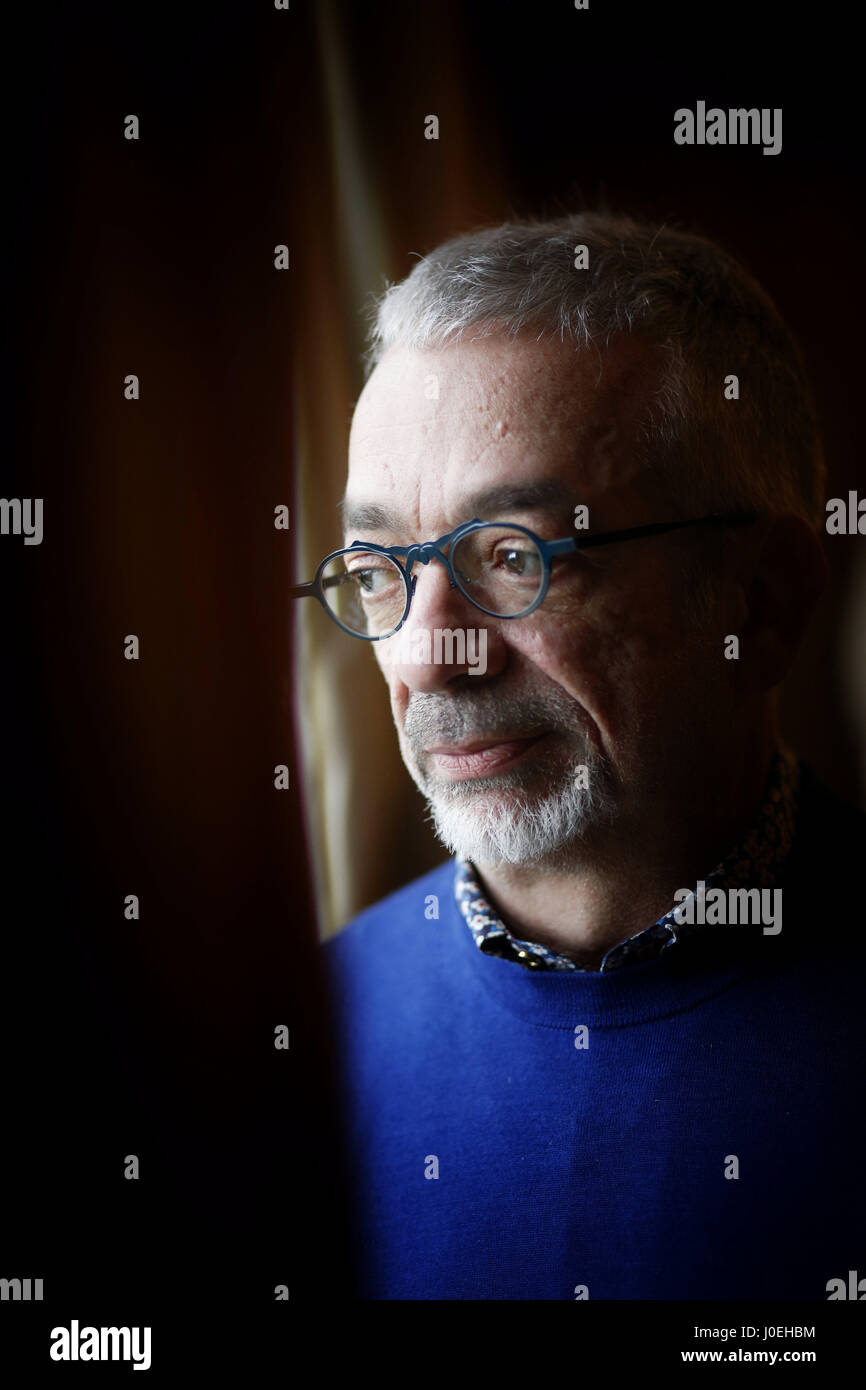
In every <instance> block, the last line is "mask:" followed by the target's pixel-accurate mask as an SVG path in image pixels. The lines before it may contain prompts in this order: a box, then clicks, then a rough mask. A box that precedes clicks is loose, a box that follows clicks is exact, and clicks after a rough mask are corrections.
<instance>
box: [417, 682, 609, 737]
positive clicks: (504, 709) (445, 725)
mask: <svg viewBox="0 0 866 1390" xmlns="http://www.w3.org/2000/svg"><path fill="white" fill-rule="evenodd" d="M544 729H563V730H566V731H568V732H570V733H574V732H580V733H585V732H586V719H585V715H584V714H583V707H582V705H581V704H580V703H579V701H577V700H576V699H574V698H573V697H572V696H569V695H566V694H565V692H564V691H560V690H556V689H554V690H551V691H550V692H549V693H545V694H543V695H541V694H539V692H538V691H531V692H520V691H504V690H503V691H499V692H496V691H492V690H490V689H489V688H487V689H484V690H479V691H477V692H475V691H473V692H470V691H468V690H467V691H466V693H465V694H463V693H461V694H453V695H439V694H427V693H424V692H415V693H414V694H413V695H412V696H411V697H410V699H409V703H408V705H407V706H406V712H405V715H404V717H403V737H404V739H405V740H406V742H407V743H408V744H409V746H410V747H411V748H412V749H413V750H417V751H421V750H423V749H424V748H425V747H430V746H431V745H432V744H434V743H459V742H461V741H463V740H465V739H470V738H478V737H484V736H487V735H492V736H493V737H496V736H497V735H498V734H504V735H513V734H514V733H516V732H518V731H519V732H520V733H524V734H531V733H535V732H540V731H541V730H544Z"/></svg>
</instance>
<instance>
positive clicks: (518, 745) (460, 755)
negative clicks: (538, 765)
mask: <svg viewBox="0 0 866 1390" xmlns="http://www.w3.org/2000/svg"><path fill="white" fill-rule="evenodd" d="M544 737H546V735H545V734H544V733H541V734H524V735H519V734H518V735H516V736H514V737H503V736H502V735H501V734H499V735H497V736H496V737H492V738H491V737H488V738H475V739H467V740H466V741H465V742H464V743H457V744H437V745H436V747H434V748H429V749H428V750H427V756H428V758H429V759H430V760H431V762H432V764H433V766H434V767H435V768H436V770H437V772H440V773H442V774H444V776H445V777H447V778H448V779H449V780H450V781H453V782H458V781H463V780H465V779H467V778H471V777H489V776H490V775H491V774H492V773H495V772H501V771H503V770H504V769H505V768H506V767H510V766H511V764H512V763H514V762H516V761H517V759H518V758H520V757H522V756H523V754H524V753H526V752H528V750H529V749H530V748H533V747H534V746H535V744H536V743H538V742H539V741H540V740H541V739H543V738H544Z"/></svg>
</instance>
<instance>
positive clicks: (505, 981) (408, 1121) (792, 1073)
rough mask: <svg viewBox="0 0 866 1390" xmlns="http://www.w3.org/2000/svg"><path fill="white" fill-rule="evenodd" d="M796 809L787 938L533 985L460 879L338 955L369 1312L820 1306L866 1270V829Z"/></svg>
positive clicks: (372, 927)
mask: <svg viewBox="0 0 866 1390" xmlns="http://www.w3.org/2000/svg"><path fill="white" fill-rule="evenodd" d="M801 806H802V810H801V815H800V819H799V823H798V831H797V836H796V839H795V844H794V849H793V851H792V854H791V857H790V860H789V869H788V871H787V873H786V878H785V879H784V880H783V884H782V887H783V899H784V919H783V922H784V925H783V930H782V932H781V933H780V934H779V935H778V936H776V937H765V936H764V935H763V933H762V932H761V928H760V926H755V927H739V928H738V927H732V926H727V927H722V928H718V927H717V928H715V929H709V930H707V931H705V932H703V933H700V934H698V935H696V936H695V937H694V939H692V940H691V941H689V940H684V941H683V942H682V943H678V944H677V945H676V946H675V947H673V948H672V949H671V950H669V951H668V952H666V953H665V954H664V955H663V956H661V957H659V958H658V959H656V960H650V961H647V962H644V963H641V964H636V965H633V966H630V967H629V968H628V969H623V970H620V971H616V972H611V973H609V974H608V973H605V974H602V973H599V972H587V973H581V972H575V973H573V974H572V973H543V974H541V973H535V972H530V971H528V970H525V969H524V968H523V967H522V966H520V965H519V964H517V963H515V962H512V961H507V960H499V959H495V958H492V957H490V956H487V955H485V954H483V953H482V952H481V951H479V950H478V948H477V946H476V945H475V942H474V941H473V938H472V936H471V934H470V931H469V929H468V927H467V925H466V923H465V921H464V920H463V919H462V917H461V916H460V914H459V912H458V910H457V907H456V904H455V902H454V897H453V891H452V880H453V873H454V864H453V861H449V862H448V863H446V864H444V865H442V866H441V867H440V868H438V869H436V870H434V871H433V872H432V873H430V874H428V875H426V876H425V877H424V878H422V879H419V880H417V881H416V882H415V883H411V884H409V885H408V886H407V887H405V888H402V889H401V890H400V891H399V892H397V893H395V894H393V895H392V896H391V897H389V898H387V899H385V900H384V901H383V902H380V903H378V904H377V905H376V906H374V907H372V908H370V909H369V910H368V911H366V912H364V913H362V914H361V916H360V917H358V918H357V919H356V920H355V921H354V922H353V923H352V924H351V925H350V926H348V927H347V928H346V929H344V931H343V932H342V933H340V934H339V935H338V936H337V937H336V938H334V939H333V940H332V941H330V942H328V943H327V944H326V946H325V948H324V956H325V960H326V965H327V968H328V973H329V978H330V983H331V989H332V998H333V1004H334V1024H335V1027H336V1029H337V1033H338V1037H339V1040H340V1047H339V1054H338V1055H339V1056H340V1058H341V1066H342V1076H341V1087H342V1113H343V1116H344V1120H345V1130H346V1141H347V1155H348V1158H349V1172H350V1174H351V1181H352V1185H353V1200H354V1205H355V1208H356V1212H357V1222H358V1230H357V1236H358V1249H359V1259H360V1271H361V1285H360V1294H361V1296H362V1297H365V1298H382V1299H569V1300H571V1299H574V1298H579V1297H588V1298H590V1299H686V1298H698V1299H714V1298H803V1299H817V1300H825V1299H826V1298H827V1296H828V1295H827V1292H826V1286H827V1282H828V1280H830V1279H833V1278H837V1277H838V1278H842V1279H844V1280H846V1281H847V1276H848V1271H849V1270H851V1269H857V1270H859V1273H860V1275H861V1276H863V1275H866V1239H864V1236H866V1219H864V1218H866V1208H864V1196H863V1183H862V1168H863V1155H864V1152H866V1149H864V1138H866V1135H864V1125H863V1072H864V1058H866V1047H864V1043H866V1024H864V1018H866V1006H864V999H866V988H864V986H866V969H864V949H863V934H864V933H863V925H864V912H863V906H862V900H861V901H853V900H847V901H846V890H847V891H849V892H850V891H851V889H852V887H853V883H854V874H855V872H856V870H857V869H858V868H859V865H860V861H861V858H862V853H863V846H864V839H863V825H864V821H866V818H864V817H863V816H862V815H861V814H860V813H857V812H854V811H852V810H850V809H849V808H846V807H844V806H843V805H842V804H841V803H839V802H837V801H836V800H835V798H833V797H831V796H830V795H829V793H827V792H825V791H824V790H823V789H821V788H820V787H819V786H818V784H816V783H815V782H814V779H813V778H811V775H809V776H808V778H807V784H806V785H805V786H804V788H803V792H802V797H801ZM431 895H433V897H434V898H435V899H436V900H438V912H439V915H438V918H436V917H433V916H431V915H429V914H430V913H431V912H432V910H433V908H432V905H431ZM425 912H426V914H428V915H425ZM576 1029H577V1030H581V1031H578V1032H576V1031H575V1030H576ZM576 1043H580V1044H585V1045H581V1046H576Z"/></svg>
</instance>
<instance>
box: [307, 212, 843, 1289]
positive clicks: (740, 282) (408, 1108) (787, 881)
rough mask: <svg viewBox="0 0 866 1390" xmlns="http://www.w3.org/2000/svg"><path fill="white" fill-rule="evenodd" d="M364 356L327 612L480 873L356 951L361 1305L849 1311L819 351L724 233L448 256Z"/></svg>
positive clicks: (537, 238) (410, 891) (570, 222)
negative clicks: (781, 691) (800, 662)
mask: <svg viewBox="0 0 866 1390" xmlns="http://www.w3.org/2000/svg"><path fill="white" fill-rule="evenodd" d="M370 356H371V365H372V367H373V370H372V372H371V374H370V375H369V378H368V380H367V384H366V386H365V388H364V391H363V393H362V395H361V398H360V400H359V402H358V405H357V409H356V411H355V415H354V420H353V425H352V433H351V444H350V463H349V478H348V486H347V491H346V496H345V499H344V521H345V533H344V536H343V539H342V543H341V545H342V548H341V549H338V550H337V551H336V552H335V553H334V554H333V555H332V556H329V557H327V558H326V560H324V561H323V563H322V565H321V566H320V567H319V570H318V572H317V575H316V578H315V580H314V581H313V583H312V584H311V585H309V586H301V587H300V588H299V589H298V590H297V591H296V592H297V593H309V594H311V595H315V596H316V597H317V598H318V599H319V601H320V602H321V603H322V605H323V606H324V608H325V609H326V611H327V612H328V614H329V615H330V616H331V617H332V618H334V620H335V621H337V622H338V623H339V624H340V626H341V627H342V628H343V629H344V631H345V632H346V633H347V634H349V635H352V636H354V637H357V638H360V639H361V640H367V641H370V642H371V646H372V650H373V651H374V653H375V655H376V657H377V659H378V660H379V663H380V666H381V668H382V672H383V675H384V678H385V680H386V683H387V687H388V691H389V695H390V700H391V709H392V713H393V717H394V721H395V724H396V727H397V733H398V737H399V740H400V747H401V750H402V754H403V757H404V760H405V762H406V766H407V768H408V769H409V772H410V774H411V776H412V777H413V779H414V781H415V782H416V784H417V785H418V787H419V788H420V790H421V791H422V793H423V794H424V796H425V797H426V799H427V801H428V804H429V807H430V810H431V814H432V819H433V822H434V824H435V827H436V830H437V833H438V835H439V836H440V838H441V839H442V841H443V843H444V844H445V846H446V847H447V849H448V851H449V852H450V854H451V855H452V856H453V857H452V859H451V860H449V861H448V862H447V863H446V864H444V865H442V866H441V867H440V868H439V869H437V870H436V871H434V872H433V873H431V874H429V875H427V876H426V877H425V878H423V879H421V880H419V881H417V882H415V883H412V884H410V885H408V886H407V887H405V888H403V889H401V890H400V891H399V892H397V893H396V894H394V895H392V896H391V897H390V898H388V899H386V900H385V901H384V902H381V903H378V904H377V905H375V906H374V907H372V908H370V909H369V910H368V911H366V912H364V913H362V914H361V916H360V917H359V918H357V919H356V920H355V921H354V922H353V923H352V924H350V925H349V926H348V927H347V928H346V929H345V930H344V931H343V932H341V933H340V934H339V935H338V936H337V937H336V938H335V939H334V940H333V941H332V942H330V943H328V946H327V947H326V961H327V965H328V969H329V975H330V979H331V982H332V987H333V995H334V1000H335V1015H336V1019H337V1025H338V1027H339V1028H340V1031H341V1037H342V1042H343V1047H342V1056H343V1059H344V1068H345V1071H344V1077H343V1089H344V1098H345V1111H346V1123H347V1140H348V1145H349V1152H350V1156H351V1160H352V1162H351V1171H352V1173H353V1176H354V1180H355V1200H356V1203H357V1208H358V1213H359V1221H360V1235H361V1249H362V1251H363V1256H362V1270H363V1290H362V1291H363V1293H364V1294H365V1296H367V1297H371V1298H388V1299H397V1298H434V1299H451V1298H482V1299H519V1298H528V1299H575V1298H577V1299H583V1298H591V1299H620V1298H665V1299H669V1298H725V1297H756V1298H757V1297H759V1298H773V1297H778V1298H789V1297H796V1298H807V1299H809V1298H811V1299H825V1298H827V1297H828V1292H827V1290H828V1288H830V1287H831V1282H830V1281H832V1280H833V1279H834V1278H836V1277H839V1276H842V1277H845V1278H847V1275H848V1271H849V1270H850V1269H852V1268H857V1267H858V1266H857V1261H858V1260H859V1261H860V1265H862V1266H863V1270H862V1272H863V1273H864V1274H866V1265H864V1253H866V1252H864V1245H863V1233H864V1224H863V1198H862V1194H861V1187H860V1183H859V1170H860V1166H861V1160H862V1153H863V1148H862V1139H863V1133H862V1126H861V1122H860V1120H859V1118H858V1116H859V1105H858V1095H857V1090H858V1085H857V1082H858V1079H859V1078H860V1076H861V1074H862V1062H863V1056H864V1049H863V1040H864V1039H863V1032H864V1025H863V1018H864V1010H863V1007H862V999H863V986H864V979H863V950H862V944H861V940H860V933H859V931H858V926H859V923H858V921H857V916H856V913H855V910H854V908H853V906H846V903H845V887H846V883H847V882H850V881H851V880H852V878H853V875H854V874H855V873H856V869H857V865H858V862H859V859H858V856H859V854H861V853H862V848H863V824H864V820H866V817H863V816H862V815H860V813H858V812H856V811H854V810H852V809H850V808H846V807H844V806H843V805H842V804H840V803H838V802H837V801H836V800H835V799H834V798H833V797H832V796H831V795H830V794H829V793H828V792H827V791H826V790H825V789H823V788H821V787H820V785H818V784H817V783H816V781H815V779H814V777H813V776H812V774H811V772H810V771H809V769H808V767H806V766H805V765H804V764H803V763H802V761H801V760H800V759H798V758H797V757H796V756H795V754H794V753H793V752H792V751H791V750H790V749H788V748H787V747H786V746H784V745H783V744H782V743H781V741H780V737H779V729H778V720H777V708H776V705H777V694H778V688H779V685H780V683H781V682H782V681H783V679H784V677H785V675H786V673H787V672H788V670H789V668H790V666H791V663H792V662H793V660H794V657H795V654H796V651H797V648H798V645H799V643H800V639H801V636H802V633H803V630H804V627H805V625H806V623H807V620H808V618H809V615H810V612H811V610H812V608H813V606H814V604H815V601H816V599H817V597H818V596H819V594H820V592H821V589H822V586H823V584H824V582H825V576H826V567H825V563H824V560H823V555H822V549H821V544H820V541H819V539H818V535H817V534H816V532H817V531H818V529H819V528H820V526H821V518H822V515H823V498H824V479H823V460H822V453H821V446H820V442H819V439H818V435H817V431H816V426H815V421H814V416H813V412H812V408H811V405H810V395H809V389H808V385H807V382H806V380H805V377H804V373H803V369H802V365H801V362H800V359H799V356H798V353H797V350H796V347H795V346H794V344H793V342H792V341H791V338H790V336H789V334H788V332H787V330H786V328H785V327H784V325H783V324H782V322H781V321H780V319H779V316H778V314H777V313H776V311H775V309H774V307H773V306H772V304H771V303H770V301H769V300H768V298H767V297H766V295H765V294H764V293H763V292H762V290H761V289H760V288H759V287H758V286H757V285H756V284H755V283H754V282H753V281H752V280H751V279H750V278H749V276H748V275H747V274H746V273H745V272H744V271H743V270H742V268H740V267H739V266H738V265H737V264H736V263H735V262H733V261H732V260H731V259H730V258H728V257H727V256H726V255H725V254H724V253H723V252H721V251H720V250H719V249H718V248H717V247H715V246H714V245H712V244H711V243H709V242H707V241H705V240H703V239H701V238H697V237H692V236H688V235H684V234H681V233H677V232H674V231H671V230H666V229H661V230H660V229H658V228H652V227H645V226H641V225H638V224H636V223H634V222H632V221H630V220H625V219H613V218H608V217H606V216H602V215H590V214H586V215H581V216H574V217H569V218H563V219H561V220H558V221H554V222H547V223H530V224H513V225H506V226H502V227H497V228H492V229H489V230H485V231H482V232H479V233H475V234H472V235H468V236H464V237H459V238H457V239H455V240H453V241H450V242H448V243H446V244H445V245H443V246H441V247H439V248H438V249H437V250H435V251H434V252H433V253H432V254H431V255H429V256H427V257H426V258H425V259H424V260H422V261H421V262H420V263H419V264H418V265H417V266H416V267H415V268H414V270H413V271H412V273H411V274H410V275H409V277H408V278H407V279H406V280H405V281H404V282H403V283H402V284H399V285H397V286H393V287H391V288H390V289H389V290H388V292H387V293H386V294H385V296H384V297H383V299H382V301H381V303H380V305H379V313H378V320H377V324H376V330H375V336H374V342H373V348H372V351H371V355H370ZM339 544H340V543H339V542H338V545H339ZM443 633H447V634H449V635H450V636H451V637H452V638H453V637H454V634H460V635H462V636H463V637H464V638H465V640H464V641H463V642H462V643H461V642H458V641H455V640H451V641H449V642H447V643H445V642H443V641H442V640H439V641H438V643H437V641H436V640H435V639H436V636H437V634H439V637H440V639H441V635H442V634H443ZM347 640H348V636H347ZM481 646H483V648H484V651H485V663H484V667H483V670H482V669H481V668H480V667H477V668H476V669H473V667H472V664H471V662H470V655H469V654H470V653H471V652H473V651H474V652H476V653H477V652H478V650H479V649H480V647H481ZM859 916H860V920H862V911H860V912H859ZM859 1101H862V1097H860V1098H859Z"/></svg>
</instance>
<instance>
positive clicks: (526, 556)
mask: <svg viewBox="0 0 866 1390" xmlns="http://www.w3.org/2000/svg"><path fill="white" fill-rule="evenodd" d="M493 561H494V564H495V565H496V566H497V567H498V568H500V569H504V570H505V571H506V573H508V574H513V575H515V576H517V577H519V578H528V579H534V578H535V577H536V576H537V575H539V574H540V573H541V570H542V563H541V556H540V555H539V553H538V551H537V550H536V549H535V547H534V546H530V547H524V546H520V545H513V544H511V543H509V544H507V545H499V546H497V547H496V550H495V551H494V555H493Z"/></svg>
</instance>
